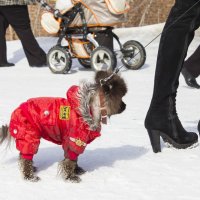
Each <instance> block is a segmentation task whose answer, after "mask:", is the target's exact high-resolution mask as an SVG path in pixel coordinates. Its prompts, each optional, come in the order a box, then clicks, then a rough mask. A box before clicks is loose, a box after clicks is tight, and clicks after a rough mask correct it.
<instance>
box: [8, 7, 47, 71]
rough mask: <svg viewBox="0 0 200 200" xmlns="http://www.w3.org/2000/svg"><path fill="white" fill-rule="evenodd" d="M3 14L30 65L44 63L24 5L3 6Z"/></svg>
mask: <svg viewBox="0 0 200 200" xmlns="http://www.w3.org/2000/svg"><path fill="white" fill-rule="evenodd" d="M4 15H5V16H6V18H7V20H8V22H9V24H11V26H12V27H13V29H14V30H15V32H16V33H17V35H18V37H19V39H20V40H21V43H22V46H23V49H24V52H25V54H26V57H27V59H28V62H29V65H30V66H38V67H40V66H43V65H46V54H45V52H44V51H43V50H42V49H41V48H40V46H39V44H38V43H37V41H36V39H35V37H34V35H33V32H32V30H31V26H30V19H29V14H28V7H27V6H26V5H23V6H20V5H14V6H5V11H4Z"/></svg>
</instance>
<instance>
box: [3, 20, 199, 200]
mask: <svg viewBox="0 0 200 200" xmlns="http://www.w3.org/2000/svg"><path fill="white" fill-rule="evenodd" d="M162 28H163V24H158V25H152V26H145V27H135V28H123V29H116V30H115V32H116V33H117V34H118V35H119V36H120V39H121V41H123V42H125V41H127V40H137V41H139V42H141V43H142V44H143V45H144V46H145V45H146V44H148V43H149V42H150V41H151V40H152V39H153V38H154V37H155V36H157V35H158V34H159V33H160V32H161V30H162ZM159 39H160V37H159V38H158V39H156V40H155V41H154V42H153V43H151V44H150V45H149V46H148V47H147V48H146V51H147V60H146V63H145V65H144V66H143V67H142V68H141V69H140V70H135V71H131V70H127V69H125V68H123V69H122V70H121V75H122V76H123V77H124V79H125V80H126V82H127V84H128V93H127V95H126V96H125V97H124V101H125V102H126V104H127V109H126V111H125V112H124V113H122V114H120V115H116V116H113V117H111V119H110V121H109V124H108V125H107V126H103V130H102V136H101V137H100V138H98V139H96V140H95V141H94V142H93V143H92V144H90V145H88V146H87V148H86V151H85V152H84V154H82V155H81V156H80V157H79V161H78V162H79V165H80V166H81V167H83V168H84V169H85V170H87V173H86V174H85V175H83V176H82V182H81V183H79V184H75V183H71V182H64V181H63V180H62V179H61V178H60V177H59V176H57V166H58V162H59V161H60V160H62V159H63V151H62V148H61V146H58V145H55V144H52V143H50V142H48V141H44V140H42V141H41V144H40V149H39V151H38V153H37V155H36V156H35V157H34V162H35V165H36V166H37V167H38V176H39V177H41V179H42V180H41V181H40V182H38V183H30V182H27V181H24V180H22V178H21V174H20V173H19V169H18V163H17V160H18V153H19V152H18V151H17V150H16V149H15V144H13V145H12V146H11V147H10V149H8V150H7V151H6V150H5V145H3V146H1V147H0V200H55V199H57V200H80V199H81V200H94V199H95V200H128V199H134V200H170V199H173V200H199V198H200V187H199V186H200V147H196V148H193V149H187V150H176V149H173V148H167V147H166V146H165V144H164V143H162V153H158V154H154V153H153V152H152V149H151V145H150V141H149V138H148V135H147V132H146V130H145V128H144V125H143V124H144V118H145V115H146V112H147V109H148V107H149V104H150V100H151V96H152V91H153V81H154V72H155V65H156V57H157V51H158V45H159ZM37 40H38V42H39V44H40V45H41V46H42V48H43V49H45V51H46V52H47V51H48V50H49V49H50V48H51V47H52V46H54V45H55V44H56V40H57V38H37ZM199 40H200V37H199V36H196V37H195V39H194V40H193V42H192V44H191V45H190V48H189V51H188V55H190V54H191V53H192V52H193V51H194V50H195V48H196V47H197V46H198V45H199ZM7 44H8V47H7V49H8V59H9V61H10V62H14V63H16V66H15V67H10V68H0V125H3V124H6V123H9V119H10V115H11V113H12V111H13V109H15V108H16V107H17V106H18V105H19V104H20V103H22V102H24V101H26V100H27V99H29V98H31V97H39V96H55V97H57V96H58V97H65V93H66V90H67V89H68V88H69V87H70V86H71V85H73V84H79V82H80V81H81V80H83V79H87V80H91V81H92V80H93V77H94V71H92V70H87V69H83V68H82V67H81V66H80V64H79V63H78V61H77V60H76V59H74V60H73V66H72V70H71V73H70V74H66V75H56V74H53V73H51V72H50V70H49V69H48V67H45V68H31V67H29V65H28V62H27V60H26V58H25V55H24V52H23V49H22V46H21V43H20V41H11V42H8V43H7ZM118 63H119V65H120V61H119V62H118ZM197 81H198V82H200V78H198V79H197ZM199 102H200V91H199V90H197V89H191V88H189V87H188V86H187V85H186V84H185V81H184V79H183V77H182V75H181V76H180V86H179V89H178V97H177V110H178V113H179V118H180V119H181V121H182V123H183V125H184V127H185V128H186V130H188V131H194V132H197V123H198V120H199V119H200V106H199Z"/></svg>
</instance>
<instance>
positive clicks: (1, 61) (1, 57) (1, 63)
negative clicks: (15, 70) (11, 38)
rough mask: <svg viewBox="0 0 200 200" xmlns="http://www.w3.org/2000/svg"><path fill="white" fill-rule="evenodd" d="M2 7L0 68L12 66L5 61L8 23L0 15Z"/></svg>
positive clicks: (0, 19) (0, 20)
mask: <svg viewBox="0 0 200 200" xmlns="http://www.w3.org/2000/svg"><path fill="white" fill-rule="evenodd" d="M1 9H2V6H1V7H0V67H10V66H14V64H12V63H8V61H7V47H6V29H7V28H8V25H9V24H8V21H7V20H6V18H5V17H4V15H2V13H1Z"/></svg>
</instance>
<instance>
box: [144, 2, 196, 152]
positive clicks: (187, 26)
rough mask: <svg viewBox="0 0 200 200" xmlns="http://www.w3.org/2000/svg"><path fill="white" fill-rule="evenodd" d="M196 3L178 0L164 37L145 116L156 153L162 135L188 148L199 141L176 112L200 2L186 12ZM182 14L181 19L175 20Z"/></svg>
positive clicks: (181, 146)
mask: <svg viewBox="0 0 200 200" xmlns="http://www.w3.org/2000/svg"><path fill="white" fill-rule="evenodd" d="M196 2H197V1H196V0H191V1H184V0H176V3H175V5H174V7H173V8H172V10H171V12H170V14H169V17H168V19H167V22H166V25H165V27H164V30H163V33H162V36H161V41H160V46H159V51H158V57H157V65H156V73H155V80H154V92H153V97H152V101H151V105H150V108H149V110H148V113H147V116H146V119H145V127H146V128H147V130H148V133H149V137H150V140H151V144H152V147H153V150H154V152H159V151H161V149H160V136H161V137H162V138H163V139H164V141H165V142H168V143H170V144H171V145H173V146H174V147H176V148H187V147H190V146H192V145H193V144H194V143H196V142H197V141H198V136H197V135H196V134H195V133H188V132H186V131H185V129H184V128H183V127H182V125H181V122H180V121H179V119H178V116H177V113H176V93H177V88H178V85H179V81H178V79H179V75H180V72H181V69H182V65H183V61H184V58H185V56H186V53H187V49H188V46H189V44H190V42H191V41H192V39H193V37H194V30H195V29H196V28H197V25H196V24H197V22H196V20H197V18H198V16H199V14H200V3H199V4H198V5H196V6H195V7H193V8H192V9H191V10H190V11H189V12H186V11H187V10H188V9H189V8H191V6H193V5H194V3H196ZM185 12H186V13H185ZM183 13H184V15H183ZM181 15H183V16H182V17H181V19H179V20H178V21H176V22H175V20H176V19H177V18H179V17H180V16H181ZM172 24H173V25H172ZM171 25H172V26H171Z"/></svg>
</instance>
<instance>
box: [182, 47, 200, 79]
mask: <svg viewBox="0 0 200 200" xmlns="http://www.w3.org/2000/svg"><path fill="white" fill-rule="evenodd" d="M183 67H185V68H186V69H187V71H189V72H190V74H192V75H193V76H194V77H195V78H197V77H198V76H199V75H200V46H198V48H197V49H196V51H195V52H194V53H193V54H192V55H191V56H190V57H189V58H188V59H187V60H186V61H185V62H184V65H183Z"/></svg>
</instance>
